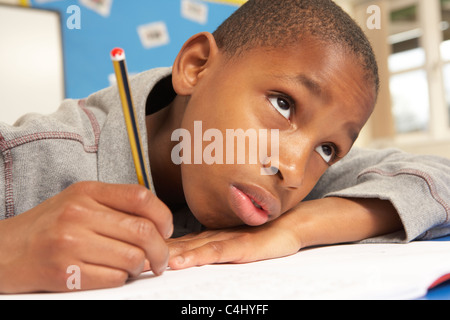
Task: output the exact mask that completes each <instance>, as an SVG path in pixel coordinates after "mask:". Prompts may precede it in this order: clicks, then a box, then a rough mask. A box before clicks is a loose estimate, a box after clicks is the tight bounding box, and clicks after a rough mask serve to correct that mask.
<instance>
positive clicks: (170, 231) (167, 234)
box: [165, 225, 173, 240]
mask: <svg viewBox="0 0 450 320" xmlns="http://www.w3.org/2000/svg"><path fill="white" fill-rule="evenodd" d="M172 234H173V225H171V226H170V229H169V231H168V232H167V233H166V237H165V239H166V240H167V239H170V237H171V236H172Z"/></svg>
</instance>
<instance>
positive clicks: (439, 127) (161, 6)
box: [0, 0, 450, 158]
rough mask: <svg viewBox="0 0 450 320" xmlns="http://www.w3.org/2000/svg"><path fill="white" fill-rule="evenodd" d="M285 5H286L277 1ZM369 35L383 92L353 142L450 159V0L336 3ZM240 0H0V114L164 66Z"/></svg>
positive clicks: (8, 115) (44, 105) (32, 108)
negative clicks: (116, 51)
mask: <svg viewBox="0 0 450 320" xmlns="http://www.w3.org/2000/svg"><path fill="white" fill-rule="evenodd" d="M280 1H282V0H280ZM335 1H336V2H337V3H338V4H340V5H341V6H342V7H343V8H344V9H345V10H346V11H348V12H349V13H350V14H351V15H352V16H353V17H354V18H355V20H356V21H357V22H358V23H359V24H360V25H361V26H362V27H363V29H365V31H366V33H367V35H368V36H369V38H370V40H371V41H372V43H373V45H374V48H375V50H376V54H377V59H378V62H379V65H380V72H381V79H382V87H381V92H380V97H379V99H378V105H377V108H376V111H375V113H374V115H373V117H372V119H371V120H370V122H369V124H368V125H367V126H366V128H365V129H364V131H363V133H362V134H361V137H360V139H359V140H358V142H357V144H358V145H359V146H363V147H372V148H385V147H397V148H401V149H404V150H406V151H408V152H413V153H422V154H423V153H427V154H437V155H441V156H446V157H449V158H450V0H335ZM244 2H245V0H214V1H213V0H211V1H206V0H0V49H1V50H0V118H1V121H3V122H8V123H13V122H14V121H15V120H16V119H17V118H18V117H19V116H20V115H21V114H23V113H25V112H39V113H50V112H53V111H54V110H56V108H57V107H58V106H59V103H60V101H61V100H62V99H64V98H83V97H86V96H88V95H89V94H90V93H92V92H95V91H97V90H100V89H102V88H105V87H107V86H109V85H110V84H112V83H114V76H113V69H112V65H111V62H110V59H109V52H110V50H111V49H112V48H113V47H116V46H120V47H123V48H124V49H125V50H126V53H127V63H128V69H129V72H130V74H133V73H139V72H142V71H144V70H147V69H150V68H154V67H158V66H170V65H171V64H172V63H173V61H174V59H175V57H176V54H177V53H178V51H179V49H180V48H181V46H182V45H183V43H184V42H185V41H186V40H187V39H188V38H189V37H190V36H191V35H193V34H195V33H197V32H201V31H210V32H212V31H214V30H215V29H216V27H217V26H218V25H220V23H221V22H222V21H223V20H225V19H226V18H227V17H228V16H229V15H230V14H231V13H232V12H233V11H234V10H236V9H237V8H238V6H239V5H241V4H242V3H244Z"/></svg>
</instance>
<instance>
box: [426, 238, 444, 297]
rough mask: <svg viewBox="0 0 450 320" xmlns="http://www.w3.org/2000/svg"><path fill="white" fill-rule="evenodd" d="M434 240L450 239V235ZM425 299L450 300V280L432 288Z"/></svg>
mask: <svg viewBox="0 0 450 320" xmlns="http://www.w3.org/2000/svg"><path fill="white" fill-rule="evenodd" d="M434 241H450V237H445V238H441V239H437V240H434ZM423 300H450V281H447V282H445V283H443V284H441V285H439V286H437V287H436V288H434V289H431V290H430V291H429V292H428V294H427V295H426V297H425V298H423Z"/></svg>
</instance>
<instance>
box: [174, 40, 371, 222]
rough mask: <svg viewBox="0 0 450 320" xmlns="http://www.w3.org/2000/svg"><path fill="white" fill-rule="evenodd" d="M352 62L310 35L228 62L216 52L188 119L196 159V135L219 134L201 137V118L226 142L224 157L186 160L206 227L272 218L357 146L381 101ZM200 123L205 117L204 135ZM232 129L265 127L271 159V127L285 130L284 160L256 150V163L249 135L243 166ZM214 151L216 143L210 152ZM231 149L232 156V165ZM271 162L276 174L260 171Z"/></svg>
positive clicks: (186, 181) (195, 205) (188, 193)
mask: <svg viewBox="0 0 450 320" xmlns="http://www.w3.org/2000/svg"><path fill="white" fill-rule="evenodd" d="M354 60H355V59H353V57H351V56H346V55H345V54H344V53H342V51H341V50H337V49H334V48H332V47H331V46H329V45H323V44H320V43H318V42H317V41H306V40H305V41H303V42H302V44H301V46H299V47H297V48H293V47H292V48H286V47H280V48H277V49H270V50H269V49H263V48H256V49H253V50H250V51H248V52H246V53H244V54H242V55H241V56H239V57H237V58H233V59H231V60H227V59H225V57H224V55H223V54H222V53H220V52H219V53H218V54H217V55H215V56H214V58H212V59H210V61H209V62H208V63H209V64H208V67H207V68H206V69H205V70H204V71H203V72H202V73H201V74H200V76H199V78H198V82H197V83H196V85H195V88H194V91H193V93H192V95H191V96H190V99H189V102H188V103H187V105H186V109H185V113H184V117H183V120H182V128H184V129H187V130H188V131H189V132H190V134H191V137H192V138H191V139H192V150H191V154H192V161H193V160H194V153H195V152H196V151H195V150H194V140H195V139H200V140H205V141H204V142H203V148H202V150H205V148H206V147H207V146H210V148H212V147H213V145H211V143H212V142H213V141H215V140H214V139H212V140H209V141H206V140H207V139H206V138H204V137H198V124H199V123H201V127H202V134H203V133H204V132H205V131H207V130H208V129H215V131H211V132H216V133H218V132H220V133H221V135H222V137H223V143H222V144H220V143H218V144H216V145H214V146H222V145H223V157H222V156H221V158H223V163H224V164H212V165H209V164H206V163H205V161H204V159H203V161H202V164H182V165H181V173H182V181H183V188H184V193H185V197H186V201H187V203H188V205H189V207H190V209H191V210H192V212H193V213H194V215H195V216H196V218H197V219H198V220H199V221H200V222H201V223H202V224H204V225H206V226H207V227H210V228H222V227H231V226H237V225H242V224H248V225H254V226H256V225H261V224H264V223H266V222H268V221H271V220H273V219H275V218H277V217H279V216H280V215H281V214H283V213H285V212H286V211H288V210H290V209H292V208H293V207H294V206H296V205H297V204H298V203H299V202H300V201H301V200H303V199H304V198H305V197H306V196H307V195H308V194H309V193H310V191H311V190H312V189H313V187H314V186H315V184H316V183H317V182H318V180H319V178H320V177H321V176H322V175H323V174H324V173H325V171H326V170H327V169H328V168H329V166H330V165H332V164H334V163H335V162H337V161H338V160H339V159H340V158H341V157H343V156H344V155H346V154H347V153H348V152H349V151H350V148H351V147H352V145H353V143H354V140H355V139H356V137H357V136H358V134H359V132H360V130H361V128H362V127H363V125H364V124H365V123H366V121H367V120H368V118H369V116H370V114H371V112H372V109H373V105H374V99H375V90H374V87H373V85H372V84H369V83H367V81H366V80H364V77H363V72H362V70H361V68H360V67H359V65H358V64H357V63H355V62H354ZM195 121H201V122H197V132H195V129H194V127H195V126H194V122H195ZM227 129H228V130H235V131H234V132H237V131H236V130H238V129H242V130H243V131H244V132H245V131H247V130H250V131H252V132H254V133H257V134H258V133H259V132H261V131H260V130H263V129H265V130H266V132H267V133H268V137H267V138H266V140H267V143H268V147H267V150H268V151H267V152H268V153H267V154H268V155H269V156H270V150H273V149H271V145H272V144H271V140H270V137H271V134H270V133H271V132H273V131H271V129H277V130H279V131H278V134H279V136H278V139H277V140H278V141H277V144H278V152H279V156H278V157H279V162H278V163H272V164H270V165H266V164H262V163H263V161H264V159H260V158H259V155H257V158H258V161H257V163H256V164H255V163H254V162H253V163H250V160H249V156H250V153H251V152H253V153H254V152H255V150H254V149H253V150H252V148H251V147H250V146H249V141H248V139H247V144H246V148H245V153H246V158H245V164H237V159H236V157H237V154H238V152H239V150H237V149H236V147H235V148H234V150H230V149H228V150H227V149H226V146H227V143H229V141H227V134H226V132H227ZM195 135H197V136H195ZM260 139H261V136H260V135H258V144H257V147H259V140H260ZM197 141H198V140H197ZM216 142H217V141H216ZM218 142H220V141H218ZM236 145H237V141H235V146H236ZM256 150H258V149H256ZM197 152H198V151H197ZM215 152H217V150H216V151H214V152H212V153H211V149H209V151H208V152H207V153H204V154H203V156H205V155H207V154H209V155H217V154H216V153H215ZM230 152H234V158H233V159H234V161H233V162H232V164H227V160H226V157H227V154H229V153H230ZM197 154H198V153H197ZM229 159H231V158H229ZM192 163H193V162H192ZM228 163H230V162H228ZM270 166H273V167H276V168H277V169H278V171H277V173H276V174H272V175H263V174H262V170H261V169H262V168H263V167H265V168H267V167H270ZM275 171H276V170H275ZM252 199H253V200H254V201H256V202H257V203H258V204H257V205H254V203H253V202H252ZM258 206H259V207H260V208H258Z"/></svg>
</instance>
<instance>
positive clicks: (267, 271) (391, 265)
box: [0, 241, 450, 300]
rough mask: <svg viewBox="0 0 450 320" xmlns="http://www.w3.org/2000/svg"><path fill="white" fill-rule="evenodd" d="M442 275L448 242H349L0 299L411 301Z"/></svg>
mask: <svg viewBox="0 0 450 320" xmlns="http://www.w3.org/2000/svg"><path fill="white" fill-rule="evenodd" d="M449 275H450V242H428V241H427V242H413V243H410V244H348V245H336V246H327V247H317V248H311V249H305V250H301V251H300V252H298V253H297V254H295V255H293V256H289V257H285V258H280V259H273V260H267V261H260V262H255V263H248V264H218V265H208V266H202V267H195V268H191V269H186V270H178V271H175V270H170V269H169V270H167V271H166V272H165V273H164V275H162V276H159V277H155V276H154V275H153V274H152V273H151V272H147V273H143V274H142V275H141V276H139V277H138V278H136V279H132V280H130V281H128V283H127V284H126V285H125V286H123V287H120V288H114V289H104V290H94V291H86V292H70V293H63V294H27V295H11V296H8V295H7V296H0V299H75V300H77V299H113V300H119V299H164V300H166V299H178V300H179V299H182V300H185V299H186V300H196V299H208V300H228V299H233V300H236V299H237V300H240V299H250V300H267V299H270V300H292V299H295V300H297V299H339V300H342V299H363V300H365V299H416V298H421V297H423V296H425V295H426V293H427V291H428V289H429V288H430V286H432V285H437V284H438V283H439V282H440V281H444V280H447V279H449ZM81 285H82V274H81Z"/></svg>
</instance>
